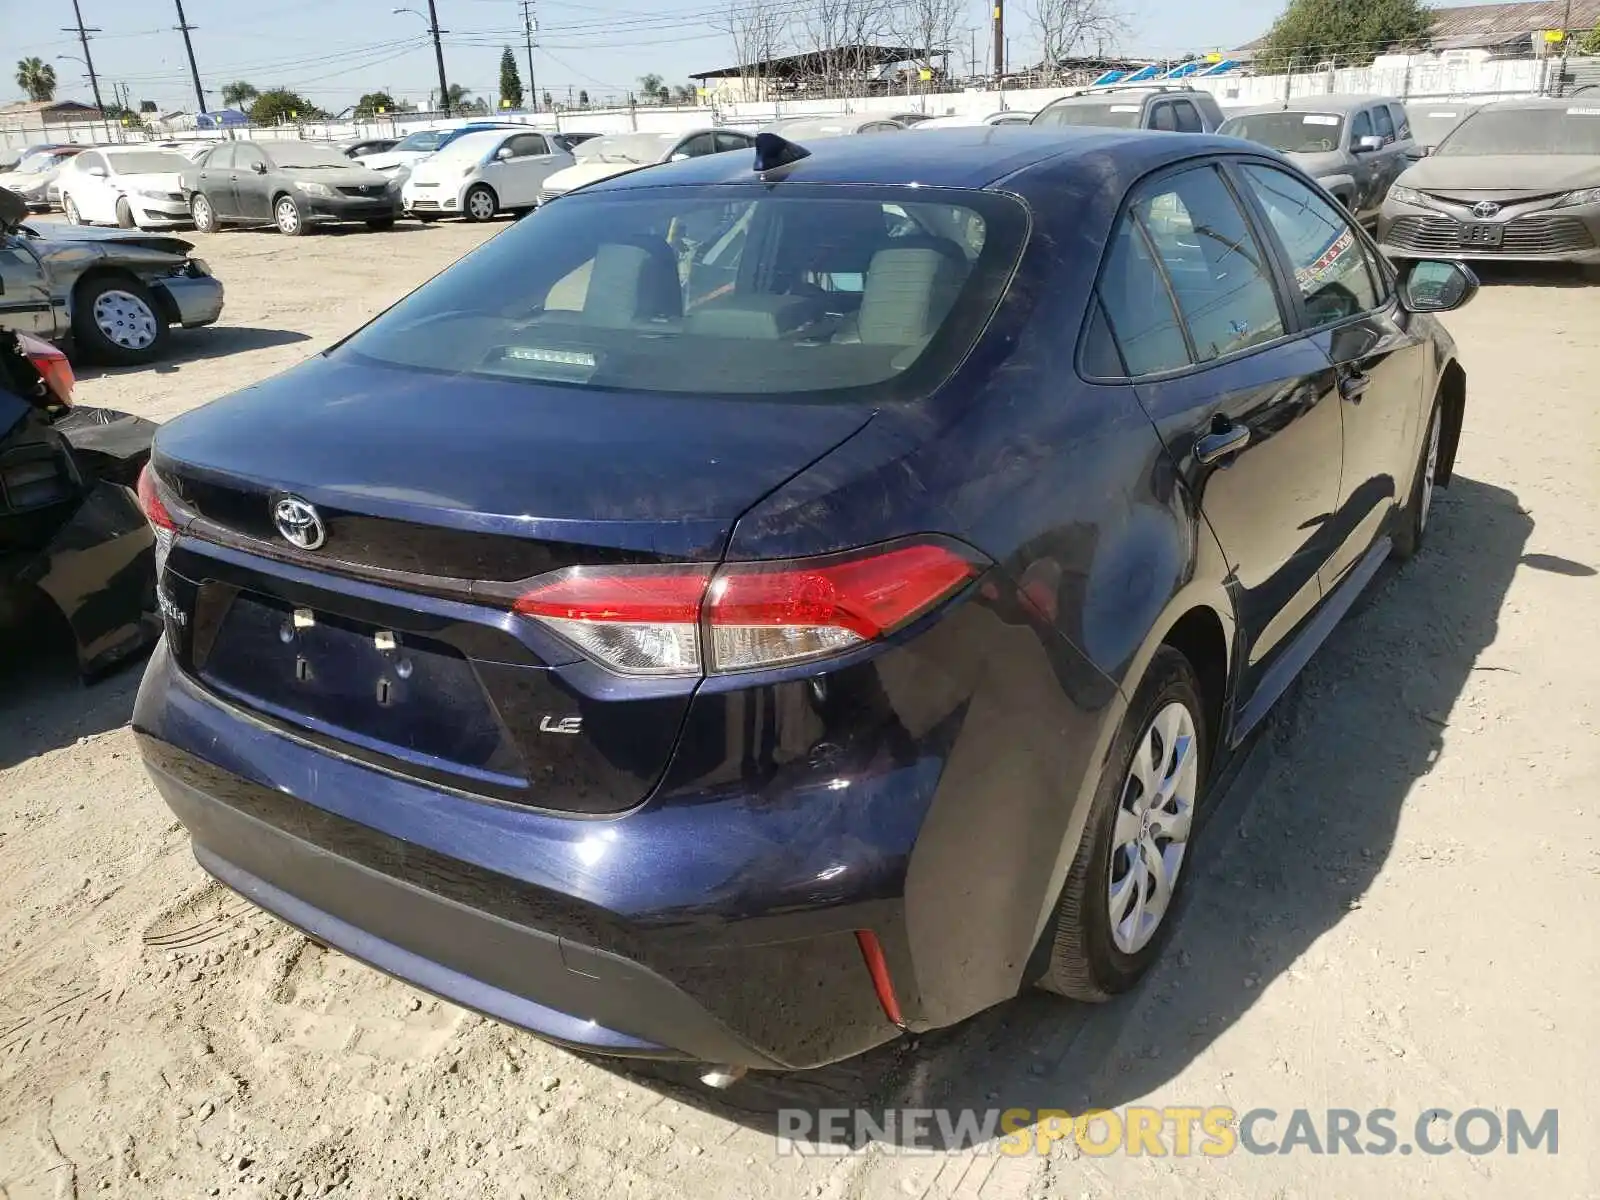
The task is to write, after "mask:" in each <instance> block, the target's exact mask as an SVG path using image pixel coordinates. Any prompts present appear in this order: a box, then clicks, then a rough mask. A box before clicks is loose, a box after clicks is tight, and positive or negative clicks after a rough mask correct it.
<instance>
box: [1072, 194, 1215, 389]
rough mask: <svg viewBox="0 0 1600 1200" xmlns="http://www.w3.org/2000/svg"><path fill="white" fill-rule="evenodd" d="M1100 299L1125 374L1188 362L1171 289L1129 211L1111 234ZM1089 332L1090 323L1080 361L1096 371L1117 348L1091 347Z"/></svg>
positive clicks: (1140, 226) (1169, 368) (1170, 368)
mask: <svg viewBox="0 0 1600 1200" xmlns="http://www.w3.org/2000/svg"><path fill="white" fill-rule="evenodd" d="M1100 301H1101V304H1102V305H1103V306H1104V308H1105V319H1106V323H1107V325H1108V326H1109V332H1110V333H1111V335H1112V336H1113V337H1114V338H1115V339H1116V343H1117V347H1118V348H1120V350H1121V352H1122V361H1123V362H1124V363H1126V364H1127V368H1128V374H1129V375H1131V376H1134V377H1138V376H1140V375H1154V374H1156V373H1158V372H1161V371H1175V370H1178V369H1179V368H1180V367H1186V366H1188V365H1189V363H1190V361H1191V359H1190V356H1189V345H1188V343H1187V342H1186V341H1185V340H1184V334H1183V326H1182V325H1181V324H1179V322H1178V312H1177V309H1176V308H1175V307H1173V302H1172V290H1171V288H1170V287H1168V285H1167V279H1166V276H1165V275H1164V274H1163V272H1162V270H1161V268H1160V267H1159V266H1158V265H1157V263H1156V256H1155V252H1154V251H1153V250H1152V248H1151V246H1150V237H1149V234H1148V233H1147V232H1146V230H1145V228H1144V225H1143V223H1142V222H1141V221H1140V220H1139V218H1138V216H1137V215H1136V213H1134V212H1128V213H1125V214H1124V215H1123V218H1122V221H1121V223H1120V224H1119V225H1118V226H1117V232H1116V234H1115V235H1114V236H1113V237H1112V239H1111V247H1110V250H1109V252H1108V253H1107V255H1106V264H1105V268H1104V270H1103V271H1102V272H1101V276H1100ZM1094 337H1095V330H1094V328H1093V326H1091V328H1090V331H1089V345H1088V347H1087V348H1086V350H1085V354H1084V366H1085V367H1086V368H1087V369H1088V370H1089V371H1090V372H1091V373H1099V372H1101V371H1104V370H1106V369H1107V367H1108V366H1109V365H1110V364H1112V363H1113V362H1114V361H1115V358H1116V350H1114V349H1113V350H1110V351H1108V350H1107V349H1106V348H1104V347H1099V346H1095V345H1094ZM1118 373H1120V372H1118Z"/></svg>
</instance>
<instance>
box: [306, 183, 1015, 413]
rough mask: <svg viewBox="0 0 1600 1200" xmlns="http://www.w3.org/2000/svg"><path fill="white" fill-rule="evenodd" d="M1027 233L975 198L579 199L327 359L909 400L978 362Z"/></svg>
mask: <svg viewBox="0 0 1600 1200" xmlns="http://www.w3.org/2000/svg"><path fill="white" fill-rule="evenodd" d="M1026 231H1027V217H1026V212H1025V210H1024V209H1023V208H1022V207H1021V205H1020V204H1019V203H1018V202H1017V201H1015V200H1014V199H1012V198H1010V197H1006V196H1000V195H995V194H992V193H986V192H976V193H975V192H969V191H945V190H942V189H937V188H918V189H915V190H913V189H906V188H889V189H880V188H872V189H856V188H850V189H845V188H839V187H823V188H817V187H806V186H804V185H794V186H790V187H786V188H784V189H783V190H781V191H773V190H762V189H760V188H745V187H742V186H741V187H737V188H733V187H727V186H723V187H714V188H699V187H694V188H661V189H646V190H637V191H629V192H609V193H608V192H598V193H593V192H591V193H578V194H575V195H571V196H567V197H563V198H562V199H560V200H556V201H554V202H553V203H551V204H549V205H547V206H545V207H543V208H541V209H539V210H538V211H537V212H535V213H533V214H532V215H531V216H529V217H527V218H525V219H523V220H522V221H520V222H518V223H517V224H516V225H514V226H513V227H512V228H511V229H509V230H507V231H506V232H505V233H504V234H501V235H500V236H499V237H498V238H495V239H494V240H493V241H492V242H489V243H486V244H485V245H484V246H483V247H481V248H480V249H478V250H476V251H474V252H473V253H472V254H470V255H468V256H467V257H466V258H464V259H462V260H461V261H460V262H459V263H457V264H456V265H455V266H453V267H451V268H450V269H448V270H447V271H445V272H444V273H443V274H442V275H440V276H438V277H437V278H436V279H434V280H432V281H431V282H429V283H427V284H425V285H424V286H423V287H422V288H421V289H419V290H418V291H416V292H413V293H412V294H411V295H410V296H409V297H407V298H406V299H405V300H403V301H401V302H400V303H399V304H398V305H396V306H395V307H394V308H392V309H390V310H389V311H388V312H387V313H385V314H383V315H382V316H381V317H379V318H378V319H377V320H376V321H374V322H373V323H372V324H370V325H368V326H367V327H366V328H365V329H363V330H361V331H360V332H359V333H357V334H356V335H355V336H354V337H353V338H351V339H349V340H348V341H347V342H345V343H344V345H343V346H342V347H340V348H339V349H338V350H336V351H335V354H340V355H342V354H352V355H359V356H362V357H365V358H369V359H374V360H377V361H379V362H382V363H386V364H390V365H394V366H401V367H415V368H421V369H424V370H435V371H444V372H450V373H459V374H469V375H483V376H493V377H496V378H501V379H517V380H527V381H530V382H537V383H541V384H559V385H565V386H569V387H572V388H576V389H612V388H616V389H623V390H628V391H641V392H672V393H678V392H689V393H694V394H697V395H705V396H735V395H759V396H766V397H774V396H794V397H797V398H798V397H804V398H805V399H807V400H810V401H825V400H829V399H838V400H840V401H849V402H853V401H856V400H858V399H862V398H867V397H870V398H872V399H874V400H893V399H907V398H912V397H913V396H915V395H918V394H921V393H923V392H924V391H926V390H929V389H931V388H932V387H934V386H937V385H938V384H939V383H940V382H942V380H943V379H944V377H945V376H946V375H947V374H948V373H949V372H950V371H951V370H953V369H954V368H955V366H956V365H958V364H959V363H960V361H961V359H962V358H964V357H965V356H966V354H967V352H968V351H969V350H970V349H971V347H972V345H973V343H974V342H975V341H976V339H977V337H978V334H979V333H980V332H981V331H982V329H983V326H984V325H985V323H986V322H987V321H988V319H989V316H990V315H991V313H992V312H993V310H994V307H995V305H996V304H997V303H998V301H999V299H1000V297H1001V296H1002V295H1003V293H1004V291H1005V288H1006V285H1007V283H1008V281H1009V279H1010V276H1011V272H1012V269H1013V268H1014V266H1015V265H1016V261H1017V257H1018V255H1019V253H1020V251H1021V247H1022V243H1023V241H1024V240H1025V237H1026Z"/></svg>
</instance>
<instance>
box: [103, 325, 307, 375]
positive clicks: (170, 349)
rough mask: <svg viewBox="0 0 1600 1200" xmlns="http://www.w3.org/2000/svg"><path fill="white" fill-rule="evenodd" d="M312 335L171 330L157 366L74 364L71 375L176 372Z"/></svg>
mask: <svg viewBox="0 0 1600 1200" xmlns="http://www.w3.org/2000/svg"><path fill="white" fill-rule="evenodd" d="M310 340H311V335H310V334H308V333H300V332H298V331H296V330H293V329H257V328H255V327H253V326H250V325H212V326H208V327H205V328H201V329H174V330H173V331H172V340H171V341H170V342H169V343H168V344H167V353H166V354H165V355H164V356H163V357H162V358H161V359H160V360H159V361H157V362H154V363H151V364H149V365H147V366H137V367H101V366H96V365H94V364H93V363H85V364H83V365H82V366H79V365H78V364H77V363H74V364H73V368H72V369H73V373H74V374H75V375H76V376H77V377H78V378H79V379H100V378H103V377H115V376H117V375H131V374H135V373H138V372H143V371H155V372H156V373H157V374H158V375H164V374H169V373H172V372H175V371H178V370H179V369H180V368H182V367H183V365H184V364H185V363H192V362H202V361H204V360H205V359H208V358H224V357H226V356H227V355H230V354H244V353H246V352H248V351H250V350H270V349H272V348H273V347H275V346H292V345H295V344H296V343H297V342H309V341H310Z"/></svg>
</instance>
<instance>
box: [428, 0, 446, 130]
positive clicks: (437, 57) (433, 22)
mask: <svg viewBox="0 0 1600 1200" xmlns="http://www.w3.org/2000/svg"><path fill="white" fill-rule="evenodd" d="M428 29H429V31H430V32H431V33H432V34H433V60H434V62H436V63H437V64H438V65H439V107H440V108H441V109H443V110H444V115H445V116H447V117H448V116H449V115H450V85H449V84H448V83H446V82H445V80H444V43H443V42H441V41H440V40H439V32H440V31H439V12H438V10H437V9H435V8H434V6H433V0H428Z"/></svg>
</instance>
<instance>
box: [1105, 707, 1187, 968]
mask: <svg viewBox="0 0 1600 1200" xmlns="http://www.w3.org/2000/svg"><path fill="white" fill-rule="evenodd" d="M1199 764H1200V742H1199V738H1198V737H1197V736H1196V732H1195V721H1194V714H1192V713H1191V712H1190V711H1189V709H1188V707H1187V706H1186V705H1184V704H1183V703H1181V702H1180V701H1176V700H1175V701H1173V702H1172V703H1170V704H1167V705H1166V706H1165V707H1163V708H1162V709H1161V711H1160V712H1158V713H1156V715H1155V718H1154V719H1153V720H1152V721H1151V722H1150V724H1149V726H1148V727H1147V728H1146V729H1145V731H1144V735H1143V736H1142V737H1141V738H1140V739H1139V746H1138V749H1137V750H1135V751H1134V755H1133V762H1132V763H1131V764H1130V765H1129V767H1128V776H1127V779H1126V780H1125V781H1124V783H1123V786H1122V797H1121V800H1120V801H1119V803H1118V806H1117V816H1116V823H1115V824H1114V825H1113V826H1112V831H1111V866H1110V870H1109V871H1108V872H1107V875H1106V878H1107V881H1108V882H1107V893H1108V895H1107V899H1108V901H1109V903H1108V911H1109V914H1110V920H1111V939H1112V941H1113V943H1115V945H1116V947H1117V949H1118V950H1120V951H1121V952H1122V953H1124V954H1137V953H1138V952H1139V951H1140V950H1142V949H1143V948H1144V947H1145V946H1146V945H1148V944H1149V942H1150V939H1151V938H1153V937H1154V936H1155V934H1156V931H1157V930H1158V929H1160V927H1161V922H1162V919H1163V918H1164V917H1165V916H1166V914H1167V909H1168V908H1169V906H1170V905H1171V902H1172V895H1173V889H1174V888H1175V887H1176V886H1177V883H1178V872H1179V871H1180V870H1182V868H1183V856H1184V852H1185V851H1186V850H1187V849H1188V845H1189V834H1190V831H1191V829H1192V828H1193V824H1194V803H1195V795H1196V792H1197V789H1198V787H1199V783H1200V765H1199Z"/></svg>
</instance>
